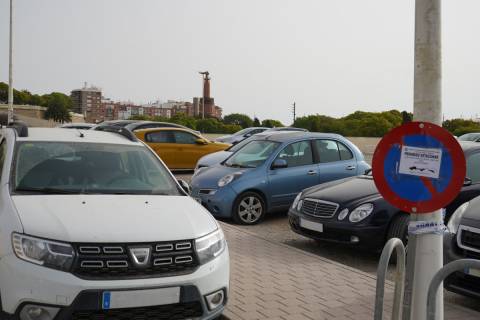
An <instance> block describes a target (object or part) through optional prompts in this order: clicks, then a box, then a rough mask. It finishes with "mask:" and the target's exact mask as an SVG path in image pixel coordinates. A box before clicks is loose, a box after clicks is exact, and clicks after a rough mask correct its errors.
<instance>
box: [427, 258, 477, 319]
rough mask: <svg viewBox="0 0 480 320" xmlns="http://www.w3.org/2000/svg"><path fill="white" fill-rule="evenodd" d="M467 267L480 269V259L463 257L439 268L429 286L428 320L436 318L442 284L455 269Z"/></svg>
mask: <svg viewBox="0 0 480 320" xmlns="http://www.w3.org/2000/svg"><path fill="white" fill-rule="evenodd" d="M465 268H475V269H480V260H475V259H461V260H456V261H453V262H450V263H449V264H447V265H445V266H443V268H442V269H440V270H438V272H437V273H436V274H435V276H434V277H433V278H432V281H431V282H430V285H429V286H428V293H427V320H435V312H436V307H437V299H436V298H437V292H438V288H439V287H440V284H441V283H442V282H443V281H444V280H445V279H446V278H447V277H448V276H449V275H450V274H452V273H454V272H455V271H463V270H465Z"/></svg>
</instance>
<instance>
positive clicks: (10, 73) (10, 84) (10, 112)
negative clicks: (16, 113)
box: [8, 0, 13, 123]
mask: <svg viewBox="0 0 480 320" xmlns="http://www.w3.org/2000/svg"><path fill="white" fill-rule="evenodd" d="M9 46H10V47H9V52H8V123H10V122H12V121H13V0H10V39H9Z"/></svg>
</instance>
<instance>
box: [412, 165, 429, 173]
mask: <svg viewBox="0 0 480 320" xmlns="http://www.w3.org/2000/svg"><path fill="white" fill-rule="evenodd" d="M408 169H410V171H420V172H424V171H430V172H431V173H435V170H432V169H427V168H417V167H415V166H413V167H410V168H408Z"/></svg>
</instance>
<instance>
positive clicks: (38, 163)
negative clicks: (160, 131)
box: [13, 142, 180, 195]
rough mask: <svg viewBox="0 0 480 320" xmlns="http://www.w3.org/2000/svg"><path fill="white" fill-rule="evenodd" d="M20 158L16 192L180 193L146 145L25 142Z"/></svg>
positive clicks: (21, 147)
mask: <svg viewBox="0 0 480 320" xmlns="http://www.w3.org/2000/svg"><path fill="white" fill-rule="evenodd" d="M15 160H16V161H15V168H14V171H13V172H14V176H13V183H14V186H15V191H16V192H35V193H53V194H61V193H96V194H163V195H180V193H179V191H178V189H177V185H176V183H175V181H174V180H173V179H172V177H171V176H170V174H169V172H168V171H167V170H166V169H165V167H164V166H163V165H162V164H161V163H160V161H159V160H158V158H156V157H155V156H154V155H153V154H152V153H151V152H150V151H149V150H148V149H147V148H144V147H141V146H129V145H112V144H100V143H78V142H77V143H67V142H65V143H64V142H23V143H21V144H19V145H18V148H17V150H16V158H15Z"/></svg>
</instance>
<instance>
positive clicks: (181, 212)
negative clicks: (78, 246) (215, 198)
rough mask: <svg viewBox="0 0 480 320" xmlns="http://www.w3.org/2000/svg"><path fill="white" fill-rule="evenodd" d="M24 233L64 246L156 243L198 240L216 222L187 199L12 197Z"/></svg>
mask: <svg viewBox="0 0 480 320" xmlns="http://www.w3.org/2000/svg"><path fill="white" fill-rule="evenodd" d="M12 199H13V202H14V204H15V206H16V208H17V212H18V214H19V216H20V220H21V222H22V225H23V228H24V232H25V233H26V234H29V235H32V236H38V237H43V238H47V239H54V240H61V241H67V242H155V241H172V240H184V239H193V238H198V237H201V236H203V235H205V234H208V233H210V232H212V231H214V230H215V229H216V228H217V223H216V222H215V220H214V218H213V217H212V216H211V215H210V214H209V213H208V212H207V211H206V210H205V209H204V208H203V207H202V206H201V205H200V204H198V203H197V202H196V201H194V200H193V199H192V198H190V197H185V196H159V195H16V196H13V197H12Z"/></svg>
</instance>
